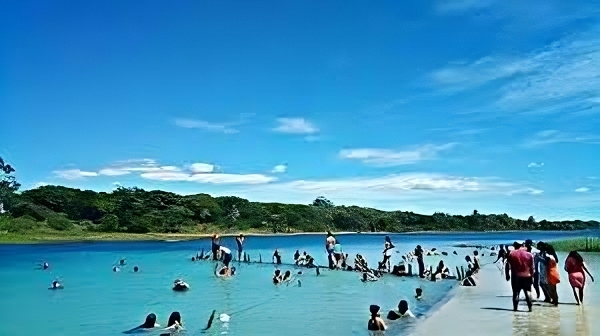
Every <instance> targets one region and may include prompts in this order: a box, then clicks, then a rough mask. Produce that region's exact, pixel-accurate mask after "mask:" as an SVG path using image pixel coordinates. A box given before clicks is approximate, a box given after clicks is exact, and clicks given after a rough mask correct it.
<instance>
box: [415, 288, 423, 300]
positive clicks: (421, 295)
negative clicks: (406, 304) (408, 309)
mask: <svg viewBox="0 0 600 336" xmlns="http://www.w3.org/2000/svg"><path fill="white" fill-rule="evenodd" d="M415 294H417V295H415V299H417V300H421V298H423V289H422V288H415Z"/></svg>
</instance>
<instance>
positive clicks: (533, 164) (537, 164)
mask: <svg viewBox="0 0 600 336" xmlns="http://www.w3.org/2000/svg"><path fill="white" fill-rule="evenodd" d="M543 166H544V163H543V162H540V163H537V162H532V163H530V164H528V165H527V168H541V167H543Z"/></svg>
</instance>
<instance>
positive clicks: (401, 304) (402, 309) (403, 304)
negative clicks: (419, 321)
mask: <svg viewBox="0 0 600 336" xmlns="http://www.w3.org/2000/svg"><path fill="white" fill-rule="evenodd" d="M398 311H399V312H400V314H406V312H407V311H408V302H406V300H401V301H400V302H399V303H398Z"/></svg>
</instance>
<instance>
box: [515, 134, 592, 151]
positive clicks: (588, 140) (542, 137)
mask: <svg viewBox="0 0 600 336" xmlns="http://www.w3.org/2000/svg"><path fill="white" fill-rule="evenodd" d="M555 143H585V144H600V136H597V135H573V134H569V133H564V132H560V131H557V130H546V131H542V132H538V133H537V134H535V136H533V137H532V138H531V139H529V140H527V141H525V142H524V143H523V146H525V147H539V146H544V145H550V144H555Z"/></svg>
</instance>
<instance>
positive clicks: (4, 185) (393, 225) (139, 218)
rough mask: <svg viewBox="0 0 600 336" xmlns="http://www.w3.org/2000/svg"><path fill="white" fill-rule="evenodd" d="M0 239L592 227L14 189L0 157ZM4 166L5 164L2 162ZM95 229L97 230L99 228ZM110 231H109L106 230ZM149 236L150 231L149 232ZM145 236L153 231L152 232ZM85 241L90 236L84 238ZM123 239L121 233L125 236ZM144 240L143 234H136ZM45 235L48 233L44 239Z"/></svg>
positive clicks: (322, 201)
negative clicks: (2, 209)
mask: <svg viewBox="0 0 600 336" xmlns="http://www.w3.org/2000/svg"><path fill="white" fill-rule="evenodd" d="M0 163H1V166H0V168H1V169H2V171H3V172H4V173H3V175H2V176H1V177H0V178H1V179H0V181H1V182H0V197H1V198H0V204H3V205H4V210H6V213H4V214H0V241H9V240H11V241H14V240H27V241H30V240H34V239H32V238H35V237H45V238H48V237H50V238H52V237H65V239H71V238H69V237H73V238H72V239H73V240H77V239H78V237H79V238H81V237H99V236H101V237H117V236H119V235H123V237H129V236H128V235H127V234H144V235H142V236H140V237H148V234H169V233H170V234H184V235H192V236H193V235H194V234H201V233H211V232H221V233H234V232H239V231H243V232H259V233H260V232H262V233H295V232H323V231H326V230H332V231H350V232H379V231H387V232H411V231H501V230H577V229H590V228H600V223H598V222H596V221H588V222H584V221H559V222H551V221H545V220H543V221H539V222H538V221H536V220H535V219H534V218H533V217H530V218H529V219H528V220H519V219H514V218H511V217H509V216H508V215H507V214H503V215H484V214H480V213H478V212H477V211H474V212H473V214H472V215H469V216H452V215H449V214H444V213H435V214H433V215H431V216H430V215H421V214H415V213H412V212H404V211H380V210H377V209H372V208H364V207H358V206H335V205H334V204H332V203H331V202H330V201H329V200H327V199H326V198H325V197H322V196H321V197H318V198H317V199H315V201H314V202H313V203H312V204H310V205H303V204H281V203H258V202H250V201H248V200H246V199H243V198H239V197H234V196H226V197H212V196H210V195H208V194H197V195H188V196H182V195H177V194H174V193H170V192H165V191H159V190H153V191H146V190H143V189H139V188H122V187H121V188H118V189H116V190H114V191H113V192H110V193H105V192H95V191H91V190H79V189H72V188H66V187H62V186H43V187H39V188H37V189H32V190H26V191H23V192H21V193H17V189H18V187H19V185H18V183H17V182H16V180H15V179H14V177H13V176H12V173H13V172H14V169H13V168H12V167H10V166H9V165H5V164H4V161H1V159H0ZM7 167H8V168H7ZM100 233H102V234H100ZM107 234H111V235H112V236H111V235H107ZM154 236H156V235H154ZM154 236H153V237H154ZM92 239H93V238H92ZM127 239H129V238H127ZM141 239H146V238H141ZM48 240H52V239H48Z"/></svg>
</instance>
